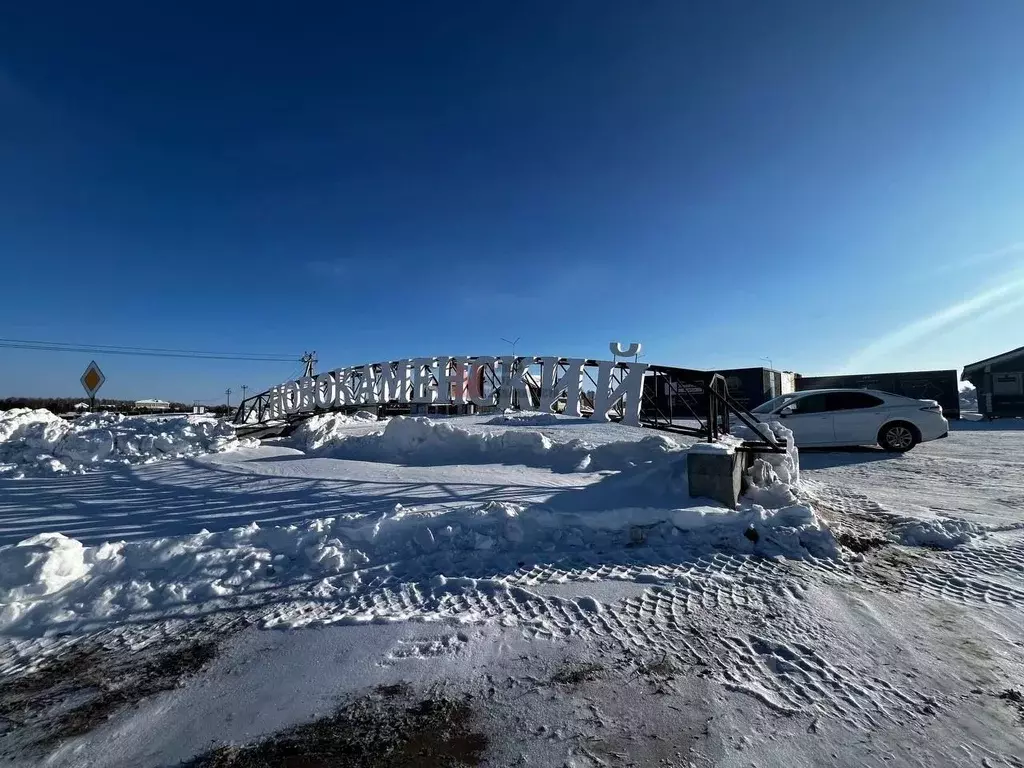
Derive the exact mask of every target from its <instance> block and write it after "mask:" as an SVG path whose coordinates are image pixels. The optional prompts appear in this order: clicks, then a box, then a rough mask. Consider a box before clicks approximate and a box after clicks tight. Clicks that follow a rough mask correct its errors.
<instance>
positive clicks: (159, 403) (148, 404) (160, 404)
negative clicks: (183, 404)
mask: <svg viewBox="0 0 1024 768" xmlns="http://www.w3.org/2000/svg"><path fill="white" fill-rule="evenodd" d="M135 407H136V408H141V409H142V410H144V411H169V410H170V409H171V404H170V403H168V402H167V401H166V400H136V401H135Z"/></svg>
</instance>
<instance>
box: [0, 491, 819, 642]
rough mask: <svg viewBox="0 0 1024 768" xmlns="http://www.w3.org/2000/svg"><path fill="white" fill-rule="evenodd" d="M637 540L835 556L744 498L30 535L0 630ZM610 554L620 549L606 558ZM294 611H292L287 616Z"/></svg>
mask: <svg viewBox="0 0 1024 768" xmlns="http://www.w3.org/2000/svg"><path fill="white" fill-rule="evenodd" d="M639 545H643V546H647V547H655V548H657V551H658V554H659V557H663V558H666V559H667V560H668V561H671V560H675V559H679V560H680V561H682V560H685V559H686V558H688V557H693V556H695V555H700V554H706V553H712V552H726V553H736V554H754V555H762V556H769V557H776V556H783V557H793V558H803V557H808V556H813V557H830V558H831V557H837V556H838V555H839V549H838V547H837V545H836V542H835V539H834V538H833V537H832V534H831V533H830V531H829V530H828V528H827V527H826V526H824V525H823V524H822V523H821V521H820V520H819V519H818V517H817V516H816V515H815V514H814V512H813V511H812V510H811V509H810V508H809V507H806V506H803V505H799V504H794V505H789V506H787V507H783V508H780V509H774V510H770V509H765V508H764V507H762V506H760V505H752V506H748V507H747V508H745V509H741V510H739V511H735V510H731V509H726V508H724V507H689V508H683V509H653V508H635V507H634V508H625V509H606V510H596V511H595V510H591V511H579V512H572V511H565V510H556V509H551V508H548V507H545V506H541V505H534V506H522V505H518V504H512V503H507V502H490V503H487V504H484V505H480V506H471V507H461V508H455V509H450V510H447V511H444V512H441V513H434V514H427V513H422V512H418V511H417V510H415V509H409V508H405V507H402V506H401V505H396V506H395V507H394V508H393V509H391V510H389V511H386V512H383V513H379V514H375V515H361V516H358V517H355V516H353V517H346V518H343V517H339V518H326V519H321V520H313V521H310V522H308V523H306V524H303V525H290V526H281V527H267V528H261V527H260V526H258V525H256V524H251V525H248V526H245V527H241V528H235V529H232V530H228V531H223V532H220V533H209V532H207V531H202V532H200V533H197V534H192V535H186V536H175V537H168V538H158V539H149V540H141V541H133V542H127V543H126V542H115V543H105V544H101V545H98V546H92V547H88V546H83V545H82V544H81V543H80V542H78V541H76V540H74V539H69V538H67V537H65V536H62V535H60V534H42V535H39V536H35V537H33V538H31V539H27V540H26V541H23V542H21V543H20V544H17V545H12V546H7V547H2V548H0V633H4V634H18V635H32V634H39V633H45V632H53V631H65V630H84V629H91V628H94V627H96V626H98V625H99V624H102V623H104V622H111V621H114V622H116V621H123V620H128V619H132V620H144V619H159V618H166V617H171V616H175V617H182V616H192V615H197V614H200V613H203V612H208V611H215V610H220V609H224V608H229V607H230V608H240V607H246V606H259V605H266V604H268V603H274V604H275V605H282V604H287V603H288V602H289V601H296V600H300V599H308V598H310V596H311V595H313V596H315V597H316V599H317V600H318V601H319V602H320V603H324V601H328V603H329V602H330V601H332V600H333V601H336V602H337V606H336V608H337V611H341V612H343V611H344V610H349V609H346V608H344V605H343V602H344V601H345V600H347V599H348V598H350V597H353V596H357V595H360V594H371V593H372V592H373V590H374V589H379V587H380V579H381V577H382V576H383V577H385V578H387V579H388V581H389V582H392V583H394V582H403V581H415V582H422V581H423V579H425V578H429V577H431V576H435V575H438V574H443V575H444V576H445V577H446V578H448V579H465V580H466V583H469V581H471V580H472V578H473V577H478V576H479V575H480V574H481V573H486V574H491V578H492V579H494V580H497V581H499V582H502V583H505V582H504V581H503V580H504V579H505V577H506V576H510V575H511V574H513V573H514V572H515V571H516V570H517V568H518V566H519V565H521V564H522V562H524V561H525V560H536V559H537V558H542V559H545V560H550V561H552V562H554V561H558V562H563V563H564V562H568V561H572V560H573V559H574V558H579V560H580V561H581V562H593V559H594V557H595V556H598V557H601V558H607V557H609V556H611V557H612V558H613V560H614V559H616V558H621V557H623V556H625V550H626V548H627V547H629V548H633V549H631V550H630V551H631V552H634V551H635V547H637V546H639ZM616 550H619V551H621V552H623V554H620V555H614V554H611V555H610V553H614V552H615V551H616ZM598 553H600V554H598ZM630 574H631V575H630ZM642 576H643V570H642V569H635V570H627V571H623V573H622V574H621V575H620V576H619V577H618V578H626V579H628V578H642ZM364 579H365V580H366V587H367V588H368V589H369V592H367V591H364V587H363V581H364ZM511 583H512V582H509V583H508V584H506V586H509V585H511ZM413 591H414V592H415V590H413ZM360 602H365V601H362V599H361V598H360ZM327 610H331V609H330V606H329V604H328V608H327ZM430 610H436V608H434V609H431V608H430V607H429V606H416V605H409V604H404V605H403V606H402V607H401V611H402V616H401V618H416V617H417V616H418V617H420V618H429V616H428V615H427V614H428V613H429V611H430ZM278 613H279V615H280V611H279V612H278ZM292 613H294V612H292ZM285 614H286V615H289V614H288V611H285ZM339 616H341V617H342V618H344V616H343V615H341V614H339ZM391 618H392V619H395V618H397V617H395V616H392V617H391ZM291 620H292V619H286V620H284V622H283V623H284V624H287V622H288V621H291ZM305 620H306V619H305V618H304V617H301V616H299V615H297V614H296V615H295V616H294V621H295V622H296V623H297V624H298V623H302V622H304V621H305ZM275 621H276V622H277V624H278V625H281V624H282V621H280V620H275Z"/></svg>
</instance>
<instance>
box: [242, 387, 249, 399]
mask: <svg viewBox="0 0 1024 768" xmlns="http://www.w3.org/2000/svg"><path fill="white" fill-rule="evenodd" d="M248 388H249V387H247V386H246V385H245V384H243V385H242V401H243V402H244V401H245V390H247V389H248Z"/></svg>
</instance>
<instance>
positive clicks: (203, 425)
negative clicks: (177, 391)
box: [0, 408, 257, 477]
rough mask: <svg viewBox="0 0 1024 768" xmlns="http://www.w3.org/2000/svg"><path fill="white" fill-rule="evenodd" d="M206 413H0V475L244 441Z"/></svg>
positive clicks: (134, 460) (208, 449) (217, 448)
mask: <svg viewBox="0 0 1024 768" xmlns="http://www.w3.org/2000/svg"><path fill="white" fill-rule="evenodd" d="M256 444H257V442H256V441H253V440H239V439H238V438H237V437H235V430H234V427H232V426H231V425H230V424H227V423H225V422H222V421H218V420H216V419H214V418H211V417H208V416H182V417H176V418H169V419H153V418H144V417H140V416H121V415H119V414H116V413H100V414H90V415H87V416H83V417H81V418H79V419H76V420H75V421H66V420H64V419H62V418H60V417H59V416H54V415H53V414H52V413H50V412H49V411H47V410H44V409H39V410H31V409H28V408H15V409H13V410H10V411H0V474H4V473H10V474H12V475H14V476H15V477H23V476H25V475H33V474H60V473H66V472H82V471H85V470H87V469H90V468H93V467H96V466H97V465H102V464H111V463H118V464H139V463H148V462H151V461H155V460H158V459H163V458H180V457H183V456H196V455H199V454H204V453H220V452H222V451H230V450H234V449H237V448H240V447H244V446H247V445H256Z"/></svg>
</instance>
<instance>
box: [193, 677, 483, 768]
mask: <svg viewBox="0 0 1024 768" xmlns="http://www.w3.org/2000/svg"><path fill="white" fill-rule="evenodd" d="M472 698H473V697H472V696H470V695H468V694H467V695H464V696H461V697H458V698H452V697H449V696H446V695H443V694H434V695H429V696H427V697H425V698H422V699H417V697H415V696H413V692H412V689H411V687H410V686H408V685H405V684H395V685H387V686H381V687H379V688H377V689H375V690H374V691H373V692H372V693H370V694H367V695H365V696H362V697H360V698H357V699H355V700H353V701H350V702H348V703H346V704H344V705H342V706H341V707H339V708H338V709H337V710H336V711H335V712H334V713H333V714H331V715H329V716H327V717H324V718H320V719H318V720H314V721H313V722H311V723H305V724H303V725H299V726H296V727H294V728H290V729H288V730H286V731H282V732H281V733H278V734H276V735H274V736H271V737H270V738H268V739H265V740H263V741H260V742H258V743H255V744H250V745H247V746H243V747H234V746H225V747H217V748H216V749H213V750H211V751H209V752H206V753H205V754H202V755H199V756H198V757H196V758H194V759H193V760H191V761H190V762H188V763H186V764H185V767H186V768H266V767H267V766H278V765H294V766H303V768H333V767H334V766H346V767H347V768H414V767H415V768H442V767H443V768H454V767H455V766H475V765H479V764H480V761H481V760H482V758H483V753H484V750H486V748H487V743H488V742H487V737H486V736H484V735H483V734H482V733H480V732H478V731H476V730H474V728H473V726H472V721H473V719H474V712H473V708H472V706H471V704H472Z"/></svg>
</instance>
